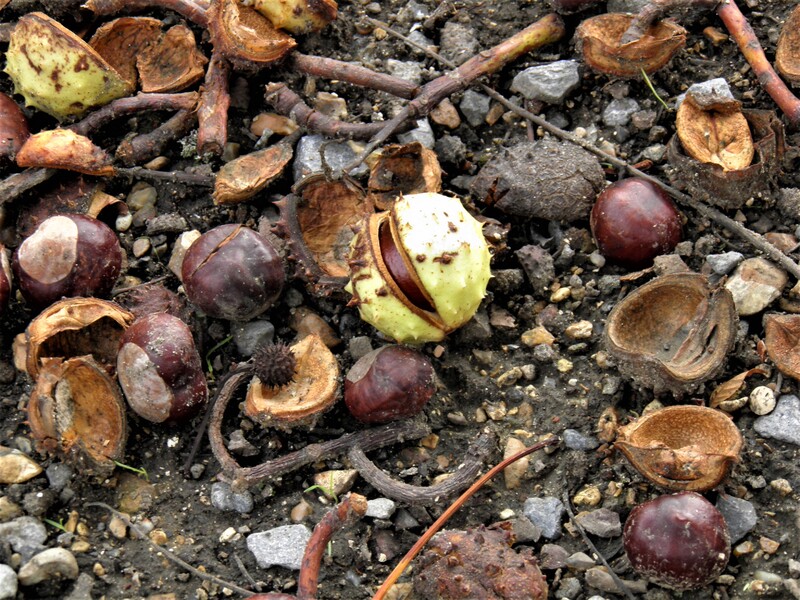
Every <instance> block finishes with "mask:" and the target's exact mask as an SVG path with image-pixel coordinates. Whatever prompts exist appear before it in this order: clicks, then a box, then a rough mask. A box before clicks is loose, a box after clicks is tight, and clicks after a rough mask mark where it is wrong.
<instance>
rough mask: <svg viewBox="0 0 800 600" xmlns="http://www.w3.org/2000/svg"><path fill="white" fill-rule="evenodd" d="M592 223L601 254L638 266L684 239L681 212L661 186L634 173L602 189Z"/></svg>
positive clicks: (628, 264) (625, 263) (649, 261)
mask: <svg viewBox="0 0 800 600" xmlns="http://www.w3.org/2000/svg"><path fill="white" fill-rule="evenodd" d="M589 224H590V226H591V229H592V234H593V235H594V239H595V241H596V242H597V247H598V249H599V250H600V254H602V255H603V256H605V257H606V258H607V259H609V260H611V261H612V262H615V263H618V264H621V265H624V266H627V267H631V268H638V267H643V266H647V265H649V264H650V263H651V262H652V261H653V259H654V258H655V257H656V256H659V255H661V254H666V253H668V252H672V250H673V249H674V248H675V246H676V245H677V244H678V243H679V242H680V241H681V215H680V213H679V212H678V209H677V207H676V206H675V203H674V202H673V201H672V199H671V198H670V197H669V196H667V194H666V193H665V192H664V191H663V190H662V189H661V188H659V187H658V186H656V185H655V184H653V183H650V182H649V181H647V180H646V179H641V178H637V177H631V178H629V179H623V180H621V181H617V182H616V183H612V184H611V185H610V186H608V187H607V188H606V189H605V190H603V191H602V192H600V194H599V195H598V196H597V200H596V201H595V203H594V206H593V207H592V213H591V215H590V219H589Z"/></svg>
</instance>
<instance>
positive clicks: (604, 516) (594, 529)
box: [575, 508, 622, 538]
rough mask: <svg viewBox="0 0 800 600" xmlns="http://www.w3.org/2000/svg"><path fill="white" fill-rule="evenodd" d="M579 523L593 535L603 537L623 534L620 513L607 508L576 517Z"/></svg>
mask: <svg viewBox="0 0 800 600" xmlns="http://www.w3.org/2000/svg"><path fill="white" fill-rule="evenodd" d="M575 520H576V521H577V522H578V524H579V525H580V526H581V527H583V528H584V529H585V530H586V531H588V532H589V533H591V534H592V535H596V536H598V537H601V538H612V537H617V536H619V535H622V523H621V522H620V519H619V514H618V513H616V512H614V511H613V510H609V509H607V508H598V509H597V510H593V511H590V512H585V513H581V514H579V515H578V516H577V517H575Z"/></svg>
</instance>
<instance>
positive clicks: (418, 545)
mask: <svg viewBox="0 0 800 600" xmlns="http://www.w3.org/2000/svg"><path fill="white" fill-rule="evenodd" d="M559 441H560V439H559V438H557V437H552V438H548V439H546V440H543V441H541V442H538V443H536V444H534V445H533V446H531V447H530V448H525V449H524V450H522V451H520V452H517V453H516V454H514V455H513V456H509V457H508V458H506V459H504V460H502V461H501V462H500V463H498V464H496V465H495V466H493V467H492V468H491V469H489V470H488V471H487V472H486V474H485V475H483V476H482V477H481V478H480V479H478V480H477V481H476V482H475V483H473V484H472V485H471V486H469V489H467V491H466V492H464V493H463V494H461V495H460V496H459V497H458V499H457V500H456V501H455V502H453V503H452V504H451V505H450V506H448V507H447V509H446V510H445V511H444V512H443V513H442V515H441V516H440V517H439V518H438V519H436V521H435V522H434V523H433V525H431V526H430V527H429V528H428V529H427V531H425V533H423V534H422V535H421V536H420V537H419V539H418V540H417V541H416V542H415V543H414V545H413V546H411V549H410V550H409V551H408V552H407V553H406V555H405V556H404V557H403V558H402V559H401V560H400V562H399V563H398V564H397V566H396V567H395V568H394V570H393V571H392V572H391V573H389V576H388V577H387V578H386V579H385V580H384V582H383V584H381V587H380V588H378V591H377V592H375V595H374V596H373V597H372V600H383V599H384V598H385V597H386V593H387V592H388V591H389V588H391V587H392V586H393V585H394V583H395V581H397V580H398V579H399V578H400V576H401V575H402V574H403V572H404V571H405V570H406V569H407V568H408V565H410V564H411V561H412V560H414V558H415V557H416V556H417V554H419V553H420V552H421V551H422V549H423V548H424V547H425V544H427V543H428V542H429V541H430V539H431V538H432V537H433V536H434V535H435V534H436V533H437V532H438V531H439V530H440V529H441V528H442V527H443V526H444V524H445V523H447V521H449V520H450V517H452V516H453V515H454V514H455V512H456V511H457V510H458V509H459V508H461V507H462V506H463V505H464V503H465V502H466V501H467V500H469V499H470V498H471V497H472V496H473V495H474V494H475V492H477V491H478V490H479V489H481V488H482V487H483V486H484V485H486V483H487V482H488V481H490V480H491V479H492V478H493V477H494V476H496V475H497V474H498V473H501V472H502V471H503V469H505V468H506V467H507V466H508V465H510V464H512V463H514V462H516V461H518V460H519V459H520V458H523V457H525V456H528V455H529V454H531V453H533V452H536V451H537V450H541V449H542V448H546V447H547V446H552V445H554V444H557V443H558V442H559Z"/></svg>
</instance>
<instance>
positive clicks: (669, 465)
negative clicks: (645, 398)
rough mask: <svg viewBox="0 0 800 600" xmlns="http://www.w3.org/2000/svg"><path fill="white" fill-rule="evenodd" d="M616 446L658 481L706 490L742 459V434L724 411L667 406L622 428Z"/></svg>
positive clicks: (679, 488)
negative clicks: (740, 453) (740, 456)
mask: <svg viewBox="0 0 800 600" xmlns="http://www.w3.org/2000/svg"><path fill="white" fill-rule="evenodd" d="M614 447H615V448H618V449H619V450H620V452H622V454H624V455H625V458H627V459H628V461H630V463H631V464H632V465H633V466H634V467H635V468H636V470H637V471H639V472H640V473H641V474H642V475H644V476H645V477H646V478H647V479H648V480H650V481H652V482H653V483H654V484H656V485H658V486H661V487H663V488H666V489H668V490H671V491H700V492H702V491H705V490H710V489H711V488H713V487H715V486H717V485H719V483H720V482H721V481H722V480H723V479H724V478H725V477H726V476H727V474H728V471H729V469H730V467H731V465H732V464H733V463H735V462H737V461H738V460H739V452H740V451H741V449H742V434H741V432H740V431H739V428H738V427H736V425H735V424H734V423H733V421H732V420H731V419H730V417H728V415H727V414H726V413H724V412H722V411H719V410H716V409H714V408H707V407H704V406H689V405H681V406H669V407H667V408H662V409H660V410H656V411H654V412H652V413H649V414H647V415H646V416H643V417H641V418H639V419H636V420H635V421H633V422H632V423H630V424H629V425H625V426H624V427H620V428H619V430H618V436H617V440H616V442H614Z"/></svg>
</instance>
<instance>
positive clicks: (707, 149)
mask: <svg viewBox="0 0 800 600" xmlns="http://www.w3.org/2000/svg"><path fill="white" fill-rule="evenodd" d="M675 126H676V129H677V131H678V138H679V139H680V141H681V144H682V145H683V148H684V150H685V151H686V153H687V154H688V155H689V156H691V157H693V158H695V159H697V160H699V161H700V162H704V163H712V164H715V165H719V166H721V167H722V169H723V170H724V171H738V170H741V169H744V168H746V167H747V166H749V165H750V163H751V162H752V161H753V154H754V153H755V148H754V146H753V136H752V134H751V133H750V127H749V126H748V124H747V119H746V118H745V117H744V115H743V114H742V112H741V110H739V111H724V112H723V111H719V110H703V109H701V108H699V107H698V106H697V105H696V104H695V103H694V102H693V101H692V100H691V97H690V96H687V97H686V99H685V100H684V101H683V102H682V103H681V106H680V108H679V109H678V114H677V116H676V118H675Z"/></svg>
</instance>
